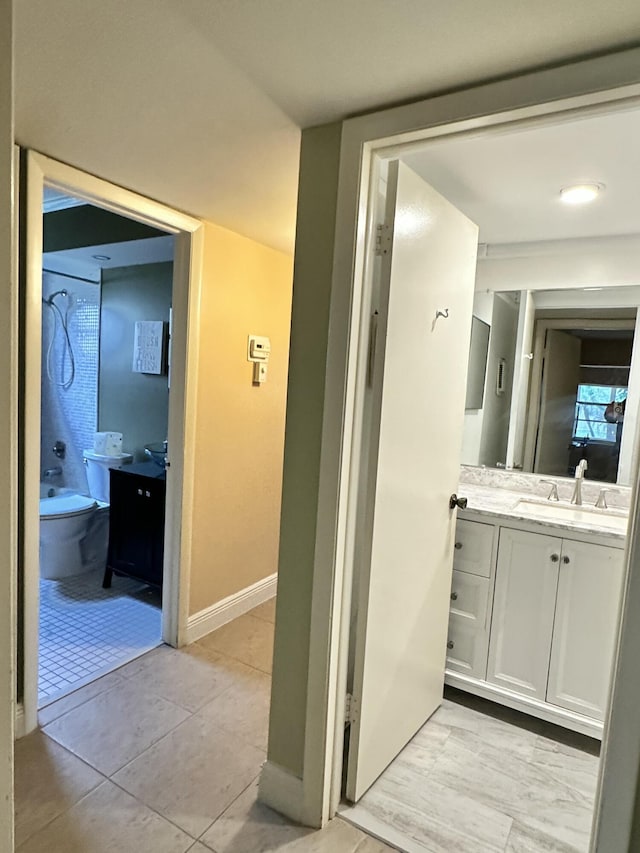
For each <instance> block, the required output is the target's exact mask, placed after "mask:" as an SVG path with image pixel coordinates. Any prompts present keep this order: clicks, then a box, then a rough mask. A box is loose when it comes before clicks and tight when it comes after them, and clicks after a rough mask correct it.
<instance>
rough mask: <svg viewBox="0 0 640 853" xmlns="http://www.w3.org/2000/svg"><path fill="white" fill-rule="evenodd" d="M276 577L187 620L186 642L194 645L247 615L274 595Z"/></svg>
mask: <svg viewBox="0 0 640 853" xmlns="http://www.w3.org/2000/svg"><path fill="white" fill-rule="evenodd" d="M277 580H278V575H277V574H273V575H269V577H267V578H263V579H262V580H260V581H257V583H254V584H251V586H248V587H245V589H241V590H240V592H236V593H234V594H233V595H229V596H227V598H223V599H222V601H218V602H217V603H216V604H212V605H211V607H207V608H205V609H204V610H200V612H199V613H194V614H193V616H189V619H188V620H187V630H186V637H185V639H186V642H187V643H194V642H195V641H196V640H199V639H200V638H201V637H204V636H205V635H206V634H210V633H211V631H215V630H216V628H221V627H222V626H223V625H226V624H227V622H231V621H232V620H233V619H237V618H238V616H242V614H243V613H248V612H249V610H253V608H254V607H257V606H258V605H259V604H264V602H265V601H268V600H269V599H270V598H273V596H274V595H275V594H276V584H277Z"/></svg>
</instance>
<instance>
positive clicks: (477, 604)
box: [449, 571, 489, 628]
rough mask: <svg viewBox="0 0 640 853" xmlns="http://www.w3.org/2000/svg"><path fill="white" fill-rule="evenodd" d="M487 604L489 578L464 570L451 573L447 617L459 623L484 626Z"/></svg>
mask: <svg viewBox="0 0 640 853" xmlns="http://www.w3.org/2000/svg"><path fill="white" fill-rule="evenodd" d="M488 604H489V579H488V578H483V577H480V576H479V575H471V574H468V573H466V572H455V571H454V573H453V581H452V583H451V605H450V609H449V619H450V620H451V621H452V622H455V623H458V624H460V625H462V624H466V625H468V626H469V627H478V628H484V627H485V623H486V620H487V609H488Z"/></svg>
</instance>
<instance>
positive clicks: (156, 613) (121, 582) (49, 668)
mask: <svg viewBox="0 0 640 853" xmlns="http://www.w3.org/2000/svg"><path fill="white" fill-rule="evenodd" d="M102 574H103V573H102V572H88V573H87V574H84V575H76V576H75V577H72V578H65V579H63V580H59V581H50V580H42V579H41V581H40V646H39V672H38V699H39V703H40V705H43V704H45V703H47V702H52V701H53V700H55V699H56V698H58V697H60V696H62V695H64V694H65V693H68V692H69V691H70V690H75V689H77V688H78V687H80V686H81V685H82V684H86V683H87V682H88V681H90V680H92V679H95V678H97V677H99V676H100V675H103V674H104V673H106V672H109V671H111V670H113V669H115V668H116V667H118V666H122V664H124V663H127V662H128V661H130V660H132V659H133V658H135V657H138V656H139V655H141V654H144V652H146V651H148V650H149V649H153V648H155V646H157V645H158V644H159V643H160V642H161V640H162V611H161V604H162V602H161V593H160V591H159V590H154V589H152V588H151V587H148V586H146V585H145V584H141V583H138V582H137V581H134V580H131V579H129V578H119V577H114V578H113V583H112V586H111V589H103V588H102Z"/></svg>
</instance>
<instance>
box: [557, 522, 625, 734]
mask: <svg viewBox="0 0 640 853" xmlns="http://www.w3.org/2000/svg"><path fill="white" fill-rule="evenodd" d="M623 570H624V560H623V551H621V550H618V549H617V548H607V547H604V546H602V545H587V544H585V543H583V542H572V541H569V540H566V539H565V540H564V542H563V546H562V558H561V562H560V579H559V582H558V602H557V607H556V618H555V625H554V629H553V643H552V647H551V664H550V668H549V687H548V692H547V702H551V703H552V704H553V705H560V706H561V707H562V708H567V709H568V710H570V711H576V712H577V713H579V714H585V715H586V716H589V717H595V718H596V719H598V720H602V719H604V714H605V710H606V706H607V698H608V695H609V683H610V680H611V668H612V665H613V654H614V649H615V644H616V638H617V630H618V613H619V609H620V600H621V597H622V581H623Z"/></svg>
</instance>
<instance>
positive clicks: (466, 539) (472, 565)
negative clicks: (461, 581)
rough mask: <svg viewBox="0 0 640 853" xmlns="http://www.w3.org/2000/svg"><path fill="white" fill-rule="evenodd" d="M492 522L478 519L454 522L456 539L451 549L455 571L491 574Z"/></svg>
mask: <svg viewBox="0 0 640 853" xmlns="http://www.w3.org/2000/svg"><path fill="white" fill-rule="evenodd" d="M493 532H494V527H493V525H492V524H482V522H479V521H463V520H462V519H460V520H459V521H458V523H457V524H456V540H455V548H454V551H453V568H454V570H455V571H457V572H468V573H469V574H471V575H480V576H481V577H484V578H488V577H490V576H491V553H492V550H493Z"/></svg>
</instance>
